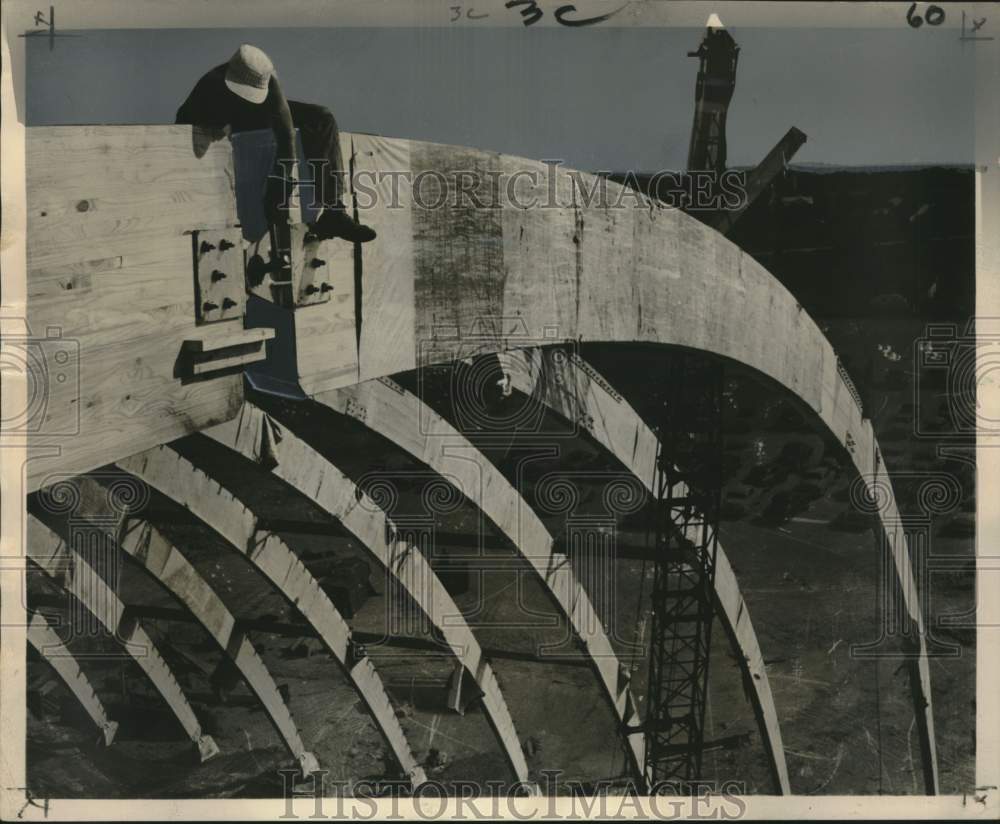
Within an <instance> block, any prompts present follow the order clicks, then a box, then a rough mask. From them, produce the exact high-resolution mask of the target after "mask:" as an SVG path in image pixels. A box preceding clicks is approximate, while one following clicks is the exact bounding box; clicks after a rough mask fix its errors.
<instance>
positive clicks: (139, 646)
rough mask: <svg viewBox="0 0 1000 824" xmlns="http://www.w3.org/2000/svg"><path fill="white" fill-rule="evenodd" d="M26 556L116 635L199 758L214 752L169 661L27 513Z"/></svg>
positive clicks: (89, 570) (82, 564)
mask: <svg viewBox="0 0 1000 824" xmlns="http://www.w3.org/2000/svg"><path fill="white" fill-rule="evenodd" d="M27 533H28V546H27V554H28V558H29V559H30V560H31V561H32V562H33V563H34V564H35V565H36V566H37V567H38V568H39V569H41V570H42V571H43V572H44V573H45V574H46V575H48V576H49V577H51V578H52V579H53V580H55V581H56V582H57V583H60V584H61V586H63V588H65V589H66V590H67V591H68V592H69V593H71V594H72V595H73V597H74V598H76V599H77V600H78V601H79V602H80V603H81V604H83V606H84V607H85V608H86V609H87V610H88V611H90V612H91V613H92V614H93V615H94V617H95V618H97V620H98V621H100V622H101V624H103V625H104V627H105V629H107V631H108V632H109V633H110V634H111V635H112V636H114V637H115V638H117V639H118V640H120V641H121V643H122V644H123V645H124V647H125V649H126V651H127V652H128V653H129V655H130V656H131V657H132V658H133V660H134V661H135V663H136V664H138V665H139V667H140V668H141V669H142V671H143V672H145V673H146V675H147V677H148V678H149V680H150V681H152V682H153V685H154V686H155V687H156V689H157V690H158V691H159V693H160V695H162V696H163V699H164V700H165V701H166V702H167V705H168V706H169V707H170V709H171V710H172V711H173V713H174V715H175V716H176V717H177V720H178V721H180V724H181V726H182V727H183V728H184V731H185V732H186V733H187V734H188V737H189V738H190V739H191V741H192V742H194V744H195V746H196V747H197V748H198V753H199V755H200V756H201V760H202V761H207V760H208V759H209V758H211V757H212V756H213V755H217V754H218V752H219V747H218V746H217V745H216V743H215V741H214V740H213V739H212V738H211V736H208V735H205V734H203V733H202V731H201V724H199V723H198V719H197V717H196V716H195V714H194V710H193V709H192V708H191V705H190V704H189V703H188V700H187V698H186V697H185V695H184V693H183V692H182V691H181V688H180V685H179V684H178V683H177V679H176V678H174V675H173V673H172V672H171V671H170V667H169V666H167V663H166V661H164V660H163V656H162V655H160V652H159V650H158V649H157V648H156V646H155V644H153V641H152V639H151V638H150V637H149V636H148V635H147V634H146V631H145V630H144V629H143V628H142V625H141V624H140V623H139V622H138V621H134V622H123V621H122V615H123V614H124V612H125V605H124V604H122V602H121V601H120V600H119V598H118V596H117V595H116V594H115V593H114V591H113V590H112V589H111V588H110V587H109V586H108V585H107V584H106V583H104V580H103V579H102V578H101V577H100V576H99V575H98V573H97V571H96V570H95V569H94V568H93V567H91V566H90V565H89V564H88V563H87V562H86V561H85V560H84V559H83V558H81V557H80V556H79V555H78V554H77V553H75V552H73V551H72V550H71V549H70V548H69V547H68V546H67V545H66V542H65V541H64V540H63V539H62V538H61V537H60V536H59V535H57V534H56V533H55V532H53V531H52V530H51V529H49V527H48V526H47V525H46V524H44V523H43V522H42V521H40V520H38V518H36V517H35V516H34V515H32V514H31V513H30V512H29V513H28V524H27Z"/></svg>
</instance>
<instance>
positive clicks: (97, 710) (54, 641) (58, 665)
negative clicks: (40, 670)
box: [27, 612, 118, 747]
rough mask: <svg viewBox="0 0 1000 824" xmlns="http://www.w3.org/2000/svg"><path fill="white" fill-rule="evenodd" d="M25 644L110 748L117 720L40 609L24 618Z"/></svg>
mask: <svg viewBox="0 0 1000 824" xmlns="http://www.w3.org/2000/svg"><path fill="white" fill-rule="evenodd" d="M27 637H28V643H29V644H31V646H32V647H33V648H34V649H35V651H36V652H37V653H38V654H39V656H40V657H41V658H42V659H44V660H45V661H46V663H48V664H49V665H50V666H51V667H52V669H54V670H55V671H56V675H58V676H59V677H60V678H61V679H62V681H63V683H64V684H65V685H66V687H67V688H68V689H69V691H70V692H71V693H73V696H74V697H75V698H76V700H77V701H79V702H80V706H81V707H83V709H84V711H86V713H87V715H88V716H90V720H91V721H93V722H94V724H96V725H97V728H98V729H99V730H100V731H101V736H102V737H103V738H104V745H105V746H106V747H110V746H111V743H112V742H113V741H114V740H115V733H117V732H118V722H117V721H112V720H111V718H110V717H109V716H108V711H107V710H106V709H105V707H104V703H103V702H102V701H101V699H100V698H99V697H98V695H97V691H96V690H95V689H94V685H93V684H91V683H90V679H89V678H88V677H87V674H86V673H85V672H84V671H83V669H81V667H80V664H79V662H78V661H77V660H76V656H74V655H73V653H72V651H71V650H70V649H69V648H68V647H67V646H66V645H65V644H64V643H63V642H62V639H61V638H60V637H59V635H58V633H56V631H55V630H54V629H53V628H52V625H51V624H49V622H48V619H47V618H46V617H45V616H44V615H42V613H40V612H35V613H32V615H31V619H30V620H29V621H28V631H27Z"/></svg>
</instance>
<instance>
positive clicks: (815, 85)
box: [26, 26, 975, 171]
mask: <svg viewBox="0 0 1000 824" xmlns="http://www.w3.org/2000/svg"><path fill="white" fill-rule="evenodd" d="M703 33H704V30H703V29H680V28H669V29H668V28H650V27H647V28H638V27H631V28H614V27H610V26H600V27H589V28H573V29H570V28H562V27H552V28H537V29H532V28H523V27H509V28H503V27H491V28H478V29H477V28H475V27H469V26H464V27H455V28H413V29H403V28H341V29H335V28H314V29H308V30H307V29H159V30H157V29H132V30H105V31H101V30H89V31H85V32H79V34H81V35H82V36H80V37H72V38H69V37H67V38H62V39H58V40H56V42H55V47H54V49H52V50H51V51H50V49H49V44H48V41H47V39H46V38H37V39H29V40H28V51H27V80H26V84H27V86H26V88H27V101H28V105H27V123H28V125H29V126H33V125H56V124H82V123H148V124H152V123H172V122H173V119H174V114H175V112H176V110H177V107H178V106H179V105H180V103H181V102H182V101H183V100H184V98H185V97H186V96H187V93H188V92H189V91H190V89H191V87H192V86H193V85H194V83H195V82H196V81H197V80H198V78H199V77H200V76H201V74H203V73H204V72H205V71H207V70H208V69H210V68H211V67H212V66H215V65H217V64H219V63H222V62H224V61H225V60H227V59H228V58H229V56H230V55H231V54H232V52H233V51H235V50H236V48H237V47H238V46H239V44H240V43H244V42H246V43H253V44H254V45H257V46H259V47H260V48H262V49H264V50H265V51H266V52H267V53H268V54H269V55H270V56H271V58H272V59H273V61H274V63H275V65H276V67H277V71H278V76H279V79H280V81H281V84H282V87H283V88H284V90H285V94H286V96H288V97H289V98H291V99H294V100H305V101H309V102H315V103H321V104H323V105H326V106H329V107H330V108H331V109H332V110H333V111H334V113H335V115H336V116H337V120H338V121H339V123H340V126H341V128H342V129H344V130H345V131H354V132H369V133H376V134H383V135H386V136H391V137H407V138H413V139H417V140H431V141H437V142H442V143H453V144H459V145H465V146H474V147H477V148H480V149H489V150H495V151H499V152H503V153H506V154H514V155H521V156H525V157H530V158H535V159H545V160H561V161H563V162H564V163H566V164H567V165H568V166H570V167H575V168H580V169H586V170H593V171H598V170H618V171H621V170H626V169H634V170H637V171H655V170H658V169H682V168H684V166H685V164H686V159H687V149H688V140H689V137H690V130H691V120H692V115H693V111H694V86H695V76H696V74H697V66H698V61H697V60H696V59H695V58H690V57H687V52H688V51H693V50H694V49H695V48H697V46H698V43H699V41H700V40H701V37H702V35H703ZM730 33H731V34H732V35H733V36H734V37H735V39H736V41H737V43H738V44H739V46H740V48H741V51H740V57H739V67H738V72H737V79H736V91H735V93H734V95H733V100H732V104H731V106H730V110H729V120H728V148H729V164H730V165H732V166H742V165H753V164H755V163H757V162H759V161H760V160H761V159H762V158H763V157H764V155H765V154H766V153H767V151H768V150H769V149H770V148H771V147H772V146H773V145H774V144H775V143H776V142H777V141H778V140H779V139H780V138H781V137H782V135H784V133H785V132H786V131H787V130H788V129H789V128H790V127H791V126H797V127H798V128H799V129H801V130H802V131H804V132H805V133H806V135H807V136H808V142H807V143H806V145H805V146H803V147H802V149H800V150H799V153H798V155H797V156H796V158H795V162H796V163H825V164H836V165H849V166H867V165H895V164H909V163H922V164H937V163H942V164H951V163H963V164H965V163H971V162H972V158H973V135H974V76H975V75H974V63H973V58H974V51H973V48H972V47H970V45H969V44H967V43H966V44H963V43H961V42H959V41H958V40H957V38H956V37H952V36H950V35H949V34H948V33H946V32H945V31H943V30H941V31H935V32H929V31H928V32H923V31H922V30H913V29H910V28H909V27H905V26H904V27H901V28H883V29H815V30H811V29H782V30H778V29H764V28H747V29H733V30H731V32H730ZM937 35H940V36H937Z"/></svg>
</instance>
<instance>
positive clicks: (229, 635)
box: [76, 476, 320, 775]
mask: <svg viewBox="0 0 1000 824" xmlns="http://www.w3.org/2000/svg"><path fill="white" fill-rule="evenodd" d="M76 483H78V484H79V485H80V498H81V501H84V502H86V504H88V505H87V506H85V507H83V508H81V512H80V515H81V516H83V517H85V518H87V517H90V518H99V519H100V520H101V521H103V522H105V523H106V522H107V520H108V514H109V512H108V511H107V510H106V509H105V508H103V507H101V506H100V504H98V505H97V506H94V505H93V504H94V503H95V502H96V501H100V500H101V499H105V498H106V496H105V494H104V493H103V491H101V488H100V487H99V486H98V484H97V482H96V481H94V480H92V479H89V478H87V477H86V476H80V477H79V478H77V479H76ZM88 487H89V488H88ZM95 493H96V494H95ZM116 516H117V517H118V518H119V519H120V522H119V524H118V526H117V529H116V530H115V531H114V532H110V531H109V538H113V539H114V540H115V542H116V543H117V545H118V548H119V549H120V550H121V551H122V552H125V553H127V554H128V555H129V556H130V557H131V558H132V559H133V560H134V561H136V563H138V564H139V565H140V566H141V567H142V568H143V569H145V570H146V572H148V573H149V574H150V575H151V576H152V577H153V578H154V579H156V581H157V582H159V583H160V585H161V586H163V588H164V589H166V590H167V592H169V593H170V594H171V595H173V596H174V598H176V599H177V600H178V601H179V602H180V603H181V604H183V605H184V606H185V607H186V608H187V610H188V611H189V612H190V613H191V614H192V615H193V616H194V618H195V620H197V621H198V623H199V624H201V625H202V627H204V629H205V631H206V632H207V633H208V634H209V635H210V636H211V637H212V639H213V640H214V641H215V642H216V643H217V644H218V645H219V647H220V648H221V649H222V652H223V654H224V655H225V656H226V657H227V658H228V659H229V660H230V661H231V662H232V665H233V666H234V667H235V668H236V670H237V671H238V672H239V673H240V675H241V676H243V679H244V680H245V681H246V683H247V686H249V687H250V689H251V691H252V692H253V693H254V695H256V696H257V698H258V700H259V701H260V703H261V704H262V705H263V707H264V710H265V712H267V715H268V717H269V718H270V719H271V723H272V724H274V727H275V729H276V730H277V731H278V734H279V735H280V736H281V739H282V740H283V741H284V742H285V746H287V747H288V750H289V751H290V752H291V754H292V756H293V757H294V758H295V760H296V761H297V762H298V764H299V767H300V768H301V770H302V773H303V775H312V774H313V773H315V772H318V771H319V769H320V766H319V762H318V761H317V760H316V756H315V755H313V753H311V752H309V751H308V750H307V749H306V746H305V744H304V743H303V741H302V735H301V733H300V732H299V728H298V725H297V724H296V723H295V719H294V718H293V717H292V713H291V711H290V710H289V708H288V704H287V703H286V702H285V699H284V698H283V697H282V695H281V692H280V691H279V690H278V685H277V684H276V683H275V681H274V678H273V676H272V675H271V673H270V671H269V670H268V668H267V665H266V664H265V663H264V661H263V659H262V658H261V657H260V654H259V653H258V652H257V649H256V647H254V645H253V642H252V641H251V640H250V638H249V637H248V636H247V635H246V634H245V633H244V632H242V631H240V629H239V628H238V627H237V621H236V616H234V615H233V614H232V612H230V611H229V609H228V607H226V605H225V603H224V601H223V600H222V597H221V596H220V595H219V593H218V592H217V591H216V590H215V589H214V588H213V587H212V586H211V584H209V583H208V581H206V580H205V578H204V576H202V574H201V573H200V572H198V570H197V569H195V568H194V566H193V565H192V563H191V562H190V561H189V560H188V559H187V557H186V556H185V555H184V554H183V553H182V552H181V551H180V550H178V549H177V547H175V546H174V545H173V544H172V543H171V542H170V541H168V540H167V539H166V538H165V537H164V536H163V534H162V533H161V532H160V531H159V530H158V529H156V528H155V527H154V526H153V525H152V524H150V523H149V522H148V521H144V520H142V518H141V517H131V516H130V515H129V514H128V513H127V511H126V512H123V513H120V514H119V513H115V514H114V515H112V517H116Z"/></svg>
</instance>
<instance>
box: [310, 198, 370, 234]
mask: <svg viewBox="0 0 1000 824" xmlns="http://www.w3.org/2000/svg"><path fill="white" fill-rule="evenodd" d="M310 231H311V232H312V233H313V234H315V235H316V237H317V239H318V240H329V239H330V238H335V237H341V238H343V239H344V240H348V241H350V242H351V243H367V242H368V241H370V240H374V239H375V230H374V229H372V228H371V227H370V226H365V225H364V224H363V223H358V222H357V221H356V220H355V219H354V218H353V217H351V216H350V215H349V214H347V209H345V208H344V207H343V206H327V207H326V208H325V209H323V214H322V215H320V218H319V220H317V221H316V222H315V223H314V224H313V225H312V226H311V227H310Z"/></svg>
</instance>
